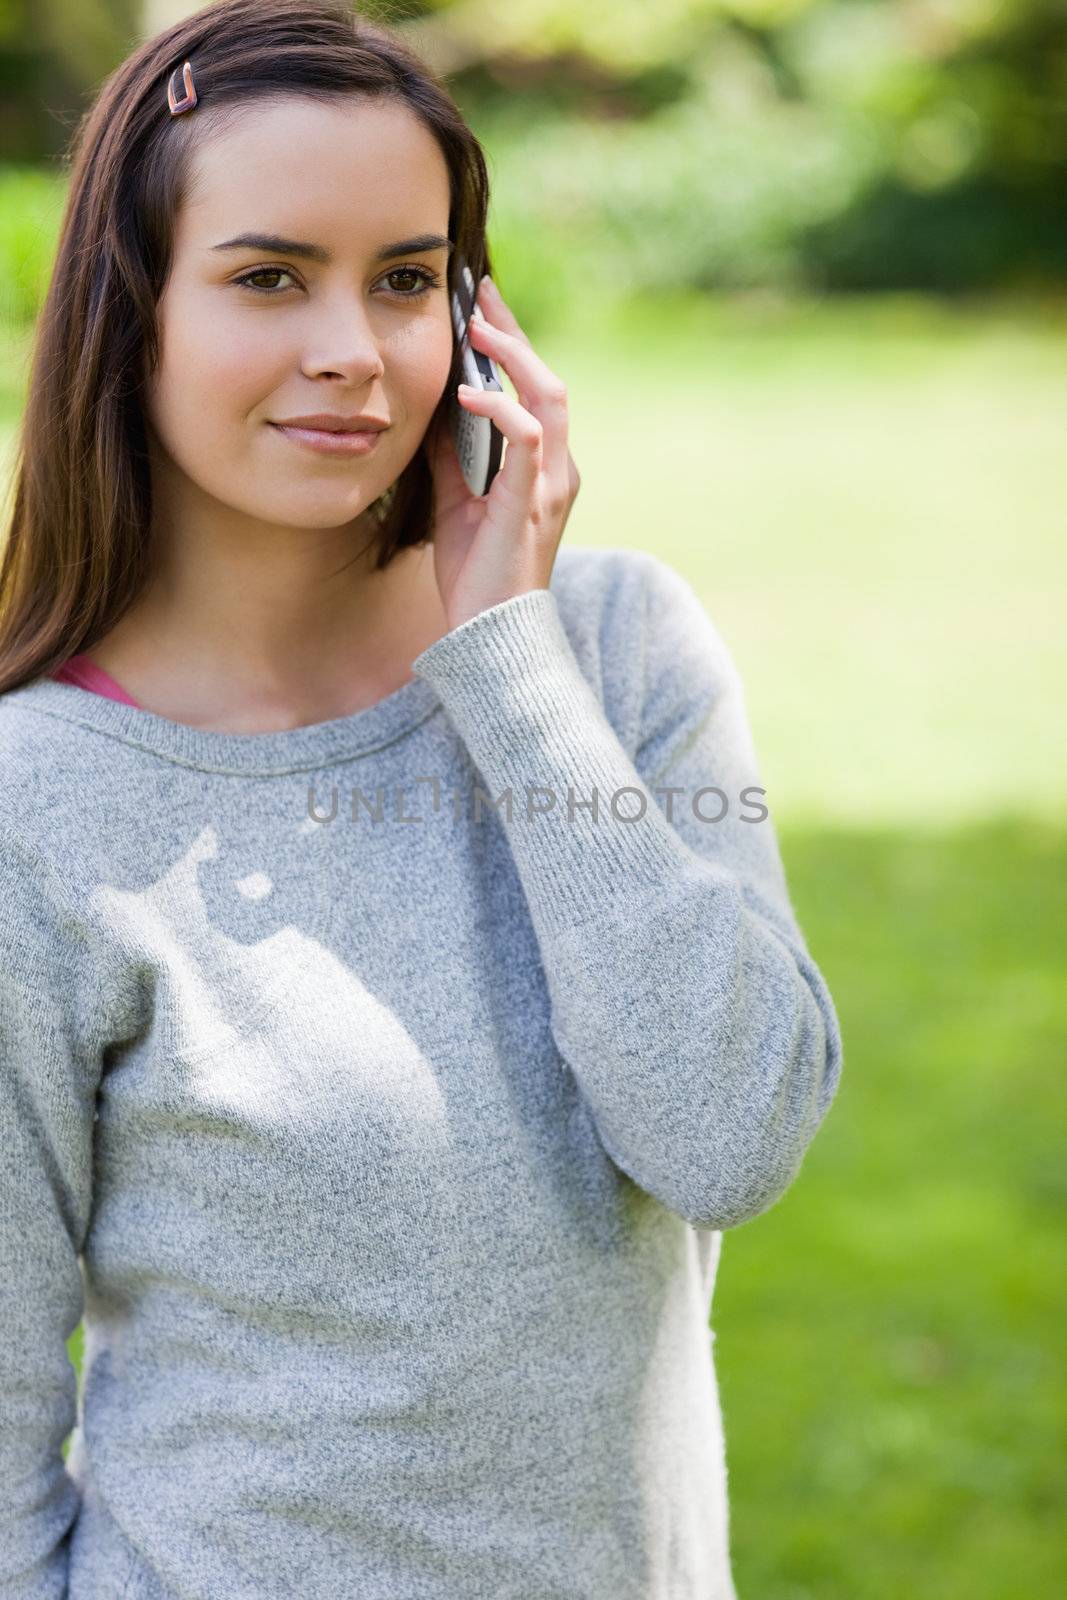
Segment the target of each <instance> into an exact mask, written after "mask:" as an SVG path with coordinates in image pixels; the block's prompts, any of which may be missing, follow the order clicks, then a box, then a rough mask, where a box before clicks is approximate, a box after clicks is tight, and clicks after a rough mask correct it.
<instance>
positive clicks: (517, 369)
mask: <svg viewBox="0 0 1067 1600" xmlns="http://www.w3.org/2000/svg"><path fill="white" fill-rule="evenodd" d="M470 340H471V344H472V345H475V346H476V347H477V348H478V349H479V350H484V351H485V353H486V354H487V355H490V356H492V358H493V360H494V361H496V362H497V363H498V365H500V366H501V367H503V369H504V371H505V372H506V373H507V375H508V377H509V378H510V379H511V381H512V383H513V384H514V385H515V388H516V390H517V391H518V395H519V398H520V400H521V401H522V403H523V405H524V406H525V407H526V409H527V411H531V412H533V414H534V416H535V417H536V418H537V420H538V421H539V422H540V423H541V425H542V426H543V428H544V429H545V432H546V434H548V435H549V436H550V437H551V439H552V440H553V441H554V442H557V441H558V440H560V439H562V438H565V437H566V434H567V388H566V385H565V384H564V382H563V380H562V379H561V378H558V377H557V376H556V374H555V373H554V372H553V371H552V368H551V367H549V366H548V365H547V364H546V363H545V362H544V361H542V360H541V357H540V356H539V355H538V354H537V352H536V351H535V350H534V348H533V346H532V345H531V344H530V342H529V340H527V339H525V338H518V337H516V335H515V334H513V333H507V332H505V331H504V329H503V328H498V327H496V326H494V324H493V323H491V322H479V321H478V320H477V319H474V318H472V320H471V324H470Z"/></svg>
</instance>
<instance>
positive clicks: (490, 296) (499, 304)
mask: <svg viewBox="0 0 1067 1600" xmlns="http://www.w3.org/2000/svg"><path fill="white" fill-rule="evenodd" d="M478 309H479V311H480V312H481V313H482V315H483V316H484V317H486V318H488V320H489V321H490V322H492V323H495V325H496V326H497V327H498V328H503V330H504V332H505V333H511V334H514V335H515V337H516V338H517V339H522V340H523V341H524V343H526V344H529V343H530V341H529V339H528V338H527V337H526V335H525V333H523V331H522V328H521V327H520V326H519V322H518V318H517V317H516V316H515V314H514V312H513V311H512V309H511V307H510V306H509V305H508V303H507V301H506V300H505V299H504V296H503V295H502V294H501V293H500V290H499V289H498V288H497V286H496V284H495V283H494V282H493V280H492V278H489V277H485V278H483V279H482V281H481V283H480V284H479V285H478Z"/></svg>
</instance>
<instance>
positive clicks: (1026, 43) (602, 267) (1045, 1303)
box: [0, 0, 1067, 1600]
mask: <svg viewBox="0 0 1067 1600" xmlns="http://www.w3.org/2000/svg"><path fill="white" fill-rule="evenodd" d="M192 9H194V8H193V7H192V6H185V7H183V6H180V5H177V6H176V5H167V4H163V3H159V4H150V5H148V6H147V7H146V8H145V9H144V11H143V13H142V11H141V8H139V7H137V6H133V5H127V6H125V7H123V6H120V5H107V4H106V3H104V0H96V3H95V4H88V5H87V4H85V3H84V0H81V3H79V4H78V5H77V6H75V5H74V4H72V3H70V0H36V5H35V7H34V9H33V11H32V12H31V10H30V6H29V4H23V3H21V0H0V78H2V80H3V82H4V84H5V89H6V91H7V92H6V93H5V96H4V102H3V110H2V112H0V136H2V140H3V143H2V157H3V162H4V164H3V167H2V168H0V450H2V451H3V461H2V463H0V466H2V470H3V473H4V476H5V479H6V477H7V476H8V474H9V471H10V465H11V462H12V461H13V450H14V438H15V428H16V425H17V420H18V416H19V412H20V407H21V404H22V395H23V393H24V384H25V360H26V354H27V350H28V340H29V338H30V336H31V333H32V326H33V318H34V314H35V310H36V307H37V306H38V304H39V301H40V295H41V293H42V291H43V288H44V285H45V283H46V281H47V275H48V270H49V263H50V259H51V251H52V248H53V245H54V239H55V229H56V225H57V223H58V215H59V206H60V204H61V200H62V191H63V175H62V170H61V167H60V165H59V162H58V152H59V150H60V149H61V147H62V145H63V143H64V142H65V139H66V137H67V135H68V134H69V132H70V130H71V128H72V127H73V124H74V121H75V120H76V116H77V114H78V112H79V111H80V109H82V108H83V107H84V106H85V105H86V104H87V102H88V98H89V96H90V95H91V94H92V92H93V89H94V87H95V86H96V85H98V84H99V82H100V80H101V79H102V78H103V77H104V76H105V75H106V73H107V72H109V71H110V70H111V69H112V68H113V67H114V66H115V65H116V64H117V62H118V61H119V59H120V58H121V56H122V55H123V54H124V53H125V51H126V50H127V49H128V48H129V47H130V46H131V44H132V43H133V42H134V40H135V39H136V38H137V37H138V36H139V34H140V33H141V32H142V31H155V29H156V28H158V27H159V26H161V25H163V24H164V23H165V22H167V21H169V20H172V19H173V18H174V17H176V16H177V15H180V14H182V12H183V11H189V10H192ZM363 9H364V10H366V11H367V13H368V14H369V15H371V16H377V17H380V18H382V19H384V20H386V21H390V22H392V23H393V24H394V25H395V26H398V27H400V28H402V29H403V31H405V32H407V33H408V34H409V35H410V36H411V37H412V38H413V39H414V40H415V42H416V43H417V44H418V45H419V47H420V48H421V49H422V50H423V51H424V53H425V54H426V56H427V57H428V59H430V61H431V63H432V64H433V65H434V66H436V67H437V68H438V70H439V71H441V72H443V73H444V74H445V75H446V77H447V79H448V82H449V85H450V87H451V89H452V92H453V93H454V95H455V96H456V98H457V100H458V101H459V102H460V104H461V105H462V106H463V107H464V109H465V111H466V113H467V115H468V116H469V118H470V120H471V122H472V124H473V126H474V127H475V130H476V131H477V132H478V134H479V136H480V137H481V138H482V141H483V143H484V145H485V147H486V150H487V153H488V155H489V160H490V169H491V174H492V178H493V183H494V200H493V210H492V214H491V229H490V243H491V248H492V250H493V257H494V266H495V272H496V276H497V279H498V281H499V283H500V285H501V288H502V290H503V292H504V294H505V296H506V298H507V299H508V300H509V302H510V303H511V305H512V306H513V308H514V309H515V310H516V312H517V314H518V316H519V318H520V321H522V323H523V325H524V327H525V329H526V331H527V332H528V334H529V335H530V337H531V339H532V340H533V342H534V344H535V346H536V347H537V349H538V350H539V351H540V352H541V353H542V354H543V356H544V357H545V359H546V360H547V362H548V363H549V365H550V366H551V367H552V368H553V369H554V370H555V371H557V372H558V373H559V374H560V375H561V376H562V377H563V378H564V379H565V381H566V382H567V384H568V388H569V393H570V408H571V417H572V450H573V453H574V456H575V459H576V461H577V463H578V465H579V469H580V471H581V474H582V489H581V493H580V495H579V498H578V501H577V503H576V505H575V508H574V510H573V512H572V514H571V518H570V522H569V524H568V528H567V532H566V534H565V538H566V539H567V540H570V541H571V542H573V543H577V544H594V545H633V546H640V547H642V548H645V549H651V550H654V551H655V552H656V553H657V554H659V555H661V556H662V557H663V558H664V559H665V560H667V561H668V562H670V563H672V564H674V565H675V566H676V567H677V568H678V570H680V571H681V572H683V573H684V574H685V575H686V576H687V577H688V578H689V579H690V580H691V581H692V583H693V584H694V586H695V588H696V589H697V591H698V592H699V594H700V595H701V597H702V599H703V600H704V602H705V605H706V607H707V610H708V613H709V616H710V617H711V618H712V619H713V621H714V622H715V624H716V625H717V627H718V628H719V629H720V631H721V632H722V633H723V635H724V637H725V638H726V640H727V642H728V644H729V645H730V647H731V649H732V651H733V653H734V656H735V659H736V660H737V662H738V665H739V667H740V669H741V673H742V677H743V679H744V682H745V685H746V693H747V703H748V709H749V716H750V720H751V723H752V726H753V730H754V734H755V740H756V747H757V750H758V752H759V755H760V760H761V768H762V777H763V782H764V784H765V786H766V788H767V791H768V803H769V805H770V808H771V813H772V816H773V818H774V820H775V824H776V827H777V829H778V834H779V839H780V842H781V846H782V852H783V856H784V859H785V864H786V869H787V873H788V876H789V880H790V886H791V889H792V893H793V898H794V903H795V906H796V909H797V914H798V916H799V918H800V921H801V925H802V926H803V928H804V930H805V934H806V936H807V938H808V942H809V944H810V946H811V949H812V952H813V954H814V956H815V958H816V960H817V961H818V962H819V964H820V966H821V968H822V970H823V972H824V974H825V975H826V978H827V980H828V982H829V985H830V988H831V991H832V993H833V995H834V997H835V1000H836V1002H837V1006H838V1010H839V1014H840V1018H841V1023H842V1028H843V1033H844V1041H845V1068H844V1076H843V1079H842V1084H841V1088H840V1091H839V1094H838V1098H837V1100H836V1102H835V1104H834V1107H833V1109H832V1111H831V1113H830V1116H829V1119H828V1121H827V1123H826V1124H825V1126H824V1128H823V1129H822V1131H821V1132H820V1134H819V1136H818V1138H817V1139H816V1142H815V1144H814V1145H813V1147H812V1149H811V1151H810V1153H809V1155H808V1157H807V1159H806V1162H805V1165H804V1168H803V1171H802V1173H801V1175H800V1177H799V1178H798V1180H797V1182H796V1184H795V1186H794V1187H793V1189H791V1190H790V1192H789V1194H788V1195H787V1196H786V1197H785V1198H784V1199H783V1200H782V1201H780V1202H779V1203H778V1205H777V1206H776V1207H774V1208H773V1209H772V1210H771V1211H770V1212H768V1213H766V1214H765V1215H764V1216H762V1217H760V1218H757V1219H756V1220H754V1221H753V1222H751V1223H749V1224H747V1225H745V1226H744V1227H742V1228H739V1229H736V1230H732V1231H731V1232H730V1233H729V1234H728V1235H727V1237H726V1239H725V1241H724V1248H723V1257H722V1264H721V1267H720V1271H719V1280H718V1285H717V1288H716V1295H715V1302H714V1307H713V1320H714V1325H715V1328H716V1336H717V1337H716V1347H715V1348H716V1359H717V1366H718V1372H719V1381H720V1387H721V1392H722V1402H723V1408H724V1414H725V1421H726V1439H727V1452H728V1466H729V1473H730V1493H731V1516H732V1543H733V1552H734V1565H735V1572H736V1578H737V1585H738V1591H739V1594H740V1595H741V1597H742V1600H809V1597H811V1600H815V1597H819V1600H900V1597H901V1596H903V1595H907V1596H908V1597H909V1600H934V1597H936V1600H1018V1597H1020V1596H1026V1597H1027V1600H1039V1597H1045V1596H1048V1597H1050V1600H1051V1597H1052V1596H1054V1595H1059V1594H1062V1593H1064V1592H1067V1591H1065V1584H1067V1551H1065V1546H1064V1542H1063V1526H1064V1520H1063V1519H1064V1509H1065V1506H1067V1448H1065V1443H1067V1429H1065V1421H1067V1394H1065V1387H1067V1386H1065V1374H1064V1368H1063V1364H1062V1360H1061V1359H1060V1355H1061V1352H1062V1340H1063V1329H1064V1327H1065V1326H1067V1316H1065V1310H1067V1306H1065V1300H1067V1295H1065V1286H1067V1272H1065V1267H1067V1261H1065V1255H1067V1251H1065V1248H1064V1229H1063V1222H1064V1216H1065V1209H1067V1207H1065V1202H1067V1162H1065V1161H1064V1150H1063V1139H1062V1131H1063V1128H1064V1126H1065V1120H1064V1111H1065V1100H1067V1095H1065V1078H1064V1071H1063V1066H1064V1055H1065V1044H1067V983H1064V981H1063V977H1064V974H1063V963H1062V941H1063V926H1064V922H1063V910H1064V885H1065V880H1067V830H1065V822H1064V818H1065V800H1067V741H1065V740H1064V736H1063V716H1062V700H1061V691H1062V688H1063V684H1064V676H1065V674H1064V668H1065V650H1067V644H1065V641H1067V627H1065V625H1064V624H1065V618H1064V607H1063V602H1062V598H1061V597H1062V594H1063V580H1064V575H1065V567H1067V555H1065V549H1067V541H1065V539H1064V515H1065V508H1067V494H1065V490H1067V481H1065V480H1067V470H1065V464H1067V453H1065V444H1067V206H1065V204H1064V200H1065V196H1067V13H1065V12H1064V9H1063V6H1062V4H1060V3H1058V0H1005V3H1001V0H734V3H731V4H724V3H719V0H656V3H655V4H644V3H638V0H611V3H606V0H599V3H598V0H586V3H585V4H583V5H580V6H573V5H568V4H565V3H563V0H507V3H506V4H505V3H504V0H436V3H421V4H420V3H417V0H416V3H408V4H404V3H398V4H392V5H367V6H365V7H363ZM638 419H640V421H638ZM1057 713H1058V714H1057ZM80 1349H81V1344H80V1330H79V1333H78V1334H77V1335H76V1336H75V1338H74V1339H73V1340H72V1341H71V1354H72V1358H73V1359H74V1360H75V1362H76V1363H77V1361H78V1359H79V1356H80ZM516 1359H517V1360H521V1359H522V1352H521V1350H517V1351H516Z"/></svg>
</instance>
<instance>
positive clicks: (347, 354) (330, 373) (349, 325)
mask: <svg viewBox="0 0 1067 1600" xmlns="http://www.w3.org/2000/svg"><path fill="white" fill-rule="evenodd" d="M300 368H301V371H302V372H303V373H304V375H305V376H306V377H309V378H321V377H334V378H343V379H345V380H346V381H347V382H349V383H353V384H364V383H366V381H367V379H368V378H380V377H381V375H382V374H383V372H384V371H385V363H384V362H383V360H382V353H381V350H380V348H379V342H378V336H377V334H376V333H375V331H374V326H373V323H372V320H371V317H370V316H368V314H367V308H366V306H365V305H364V304H363V301H362V300H361V299H360V298H359V297H358V296H354V295H348V294H345V295H336V296H331V297H330V298H329V299H327V300H323V301H321V302H320V304H319V306H318V307H317V309H316V311H315V314H314V315H313V317H312V319H311V320H310V321H309V323H308V324H307V328H306V332H305V338H304V350H303V354H302V356H301V361H300Z"/></svg>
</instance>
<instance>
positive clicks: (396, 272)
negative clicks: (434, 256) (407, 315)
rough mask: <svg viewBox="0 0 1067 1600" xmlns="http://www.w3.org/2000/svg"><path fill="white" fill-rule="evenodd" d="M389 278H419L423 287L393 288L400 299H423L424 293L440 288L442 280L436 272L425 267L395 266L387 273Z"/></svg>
mask: <svg viewBox="0 0 1067 1600" xmlns="http://www.w3.org/2000/svg"><path fill="white" fill-rule="evenodd" d="M386 277H387V278H418V279H420V280H421V283H422V287H421V288H419V289H416V290H414V291H413V292H412V291H403V290H399V291H398V290H393V291H392V292H393V293H394V294H395V295H396V297H397V299H398V300H421V299H422V297H423V295H424V294H429V292H430V290H431V289H440V287H441V280H440V278H439V277H438V276H437V274H436V272H429V271H428V270H427V269H426V268H425V267H394V268H393V270H392V271H391V272H387V273H386Z"/></svg>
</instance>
